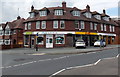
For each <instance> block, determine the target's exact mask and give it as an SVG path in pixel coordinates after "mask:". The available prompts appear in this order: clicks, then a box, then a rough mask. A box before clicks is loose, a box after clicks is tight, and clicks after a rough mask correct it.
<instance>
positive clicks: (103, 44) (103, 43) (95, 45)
mask: <svg viewBox="0 0 120 77" xmlns="http://www.w3.org/2000/svg"><path fill="white" fill-rule="evenodd" d="M99 46H100V40H98V41H96V42H95V43H94V47H99ZM101 46H102V47H103V46H104V47H105V46H106V42H105V41H102V44H101Z"/></svg>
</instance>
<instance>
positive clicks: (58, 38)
mask: <svg viewBox="0 0 120 77" xmlns="http://www.w3.org/2000/svg"><path fill="white" fill-rule="evenodd" d="M64 42H65V38H64V35H56V44H64Z"/></svg>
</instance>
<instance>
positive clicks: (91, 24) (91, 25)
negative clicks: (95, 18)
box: [90, 22, 93, 30]
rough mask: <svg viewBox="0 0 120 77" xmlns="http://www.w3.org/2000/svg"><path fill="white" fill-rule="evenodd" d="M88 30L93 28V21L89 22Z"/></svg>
mask: <svg viewBox="0 0 120 77" xmlns="http://www.w3.org/2000/svg"><path fill="white" fill-rule="evenodd" d="M90 30H93V23H92V22H90Z"/></svg>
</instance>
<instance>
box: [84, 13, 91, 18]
mask: <svg viewBox="0 0 120 77" xmlns="http://www.w3.org/2000/svg"><path fill="white" fill-rule="evenodd" d="M84 15H85V16H86V17H87V18H91V17H92V15H91V13H89V12H86V13H84Z"/></svg>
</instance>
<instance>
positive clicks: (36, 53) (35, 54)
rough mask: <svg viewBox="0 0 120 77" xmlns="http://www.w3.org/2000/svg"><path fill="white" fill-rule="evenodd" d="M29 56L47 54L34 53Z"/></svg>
mask: <svg viewBox="0 0 120 77" xmlns="http://www.w3.org/2000/svg"><path fill="white" fill-rule="evenodd" d="M28 55H45V53H34V54H28Z"/></svg>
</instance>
